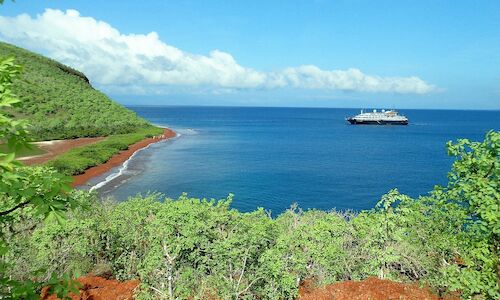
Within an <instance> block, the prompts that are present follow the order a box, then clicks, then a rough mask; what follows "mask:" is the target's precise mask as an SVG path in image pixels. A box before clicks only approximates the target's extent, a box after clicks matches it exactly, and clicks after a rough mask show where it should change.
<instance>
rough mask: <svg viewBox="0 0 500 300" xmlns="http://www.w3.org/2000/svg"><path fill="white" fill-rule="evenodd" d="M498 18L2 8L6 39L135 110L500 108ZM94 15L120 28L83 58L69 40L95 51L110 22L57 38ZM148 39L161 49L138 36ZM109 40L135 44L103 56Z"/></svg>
mask: <svg viewBox="0 0 500 300" xmlns="http://www.w3.org/2000/svg"><path fill="white" fill-rule="evenodd" d="M47 8H51V9H54V10H57V11H54V12H53V13H52V14H47V15H46V16H45V18H43V19H42V18H38V19H37V16H40V15H43V14H44V12H45V10H46V9H47ZM68 9H73V10H76V11H77V12H78V14H74V13H67V10H68ZM59 11H60V14H61V15H58V14H57V13H58V12H59ZM20 14H28V15H29V18H30V20H29V22H28V21H26V22H25V20H22V19H16V18H18V16H19V15H20ZM499 15H500V1H457V0H455V1H404V0H402V1H356V0H350V1H245V2H244V1H130V2H129V1H127V2H125V1H109V0H108V1H100V2H95V1H75V0H73V1H23V0H19V1H16V2H15V3H11V2H8V1H7V2H6V3H5V4H4V5H3V6H1V7H0V16H2V18H1V19H0V24H1V25H2V26H1V27H2V28H3V30H2V29H1V28H0V40H4V41H8V42H11V43H14V44H16V45H19V46H22V47H26V48H29V49H31V50H34V51H37V52H39V53H43V54H46V55H49V56H51V57H53V58H56V59H58V60H62V61H63V62H65V63H67V64H69V65H72V66H74V67H77V68H79V69H82V70H83V71H84V72H85V73H86V74H88V75H89V77H90V79H91V80H92V82H93V84H94V85H96V86H97V87H99V88H101V89H102V90H104V91H105V92H107V93H108V94H110V95H111V96H112V97H113V98H115V99H117V100H118V101H120V102H122V103H126V104H176V105H183V104H186V105H257V106H313V107H314V106H320V107H382V106H392V107H399V108H456V109H500V17H498V16H499ZM70 17H71V18H70ZM50 18H52V19H54V18H57V19H64V20H66V19H67V20H68V21H67V22H68V23H66V25H61V24H59V23H54V22H55V21H54V20H52V19H50ZM85 18H92V19H93V20H95V21H96V22H97V25H96V26H100V25H99V21H100V22H103V23H105V24H106V25H107V26H109V27H112V28H114V29H115V30H116V31H117V32H118V33H117V34H111V35H109V36H107V35H106V36H104V37H102V38H101V39H92V41H91V42H90V43H95V45H96V46H93V47H88V48H85V49H83V50H82V49H77V50H78V51H77V50H75V49H71V48H68V47H67V44H68V43H69V42H71V43H73V44H78V43H80V42H81V43H82V45H88V44H89V43H88V42H87V41H89V39H90V38H93V36H92V32H95V31H96V30H100V29H99V28H100V27H96V29H94V31H91V30H90V29H89V32H85V33H82V36H86V35H88V37H87V38H85V39H84V38H82V39H80V40H72V39H69V38H68V39H67V40H66V41H64V36H65V33H63V34H61V32H60V31H58V30H54V32H52V33H50V34H49V33H48V32H49V31H51V28H53V27H54V26H55V25H54V24H59V25H61V26H62V28H66V29H68V28H69V29H71V30H73V32H72V34H73V35H79V34H80V33H81V30H86V29H85V28H87V27H88V26H83V27H79V25H78V24H80V23H78V22H79V21H82V20H83V19H85ZM2 22H3V23H2ZM82 22H85V21H82ZM82 24H84V23H82ZM44 26H46V27H44ZM51 26H52V27H51ZM14 27H15V28H16V29H13V28H14ZM101 27H102V26H101ZM39 28H45V29H44V30H45V31H43V32H42V31H40V29H39ZM106 28H107V27H106ZM69 29H68V30H69ZM37 30H38V31H37ZM150 32H156V34H157V35H156V36H149V39H148V40H149V41H151V44H149V43H145V42H143V41H142V40H139V41H136V40H135V39H134V38H133V36H132V35H133V34H135V35H144V36H146V35H147V34H148V33H150ZM45 35H46V36H45ZM60 36H62V37H61V38H59V37H60ZM66 36H71V35H70V34H67V35H66ZM21 37H22V38H21ZM104 38H105V39H106V42H107V43H108V44H107V46H106V47H102V48H107V49H108V48H109V47H110V46H109V45H119V44H120V43H122V42H123V43H126V44H127V45H132V44H131V43H136V44H133V45H132V46H130V47H131V50H130V49H129V50H130V51H128V52H127V53H123V56H121V57H120V56H115V55H110V56H109V57H107V56H108V54H109V53H104V54H103V53H101V52H96V53H93V52H92V51H94V49H96V48H101V47H99V45H101V44H102V39H104ZM114 38H116V39H117V41H111V40H112V39H114ZM131 40H133V42H130V41H131ZM63 41H64V43H63ZM139 44H140V45H146V44H147V45H151V48H152V49H153V48H154V49H156V50H155V51H148V52H147V53H146V52H144V53H143V52H140V53H139V52H137V51H139V50H136V48H137V47H138V46H137V45H139ZM134 45H135V46H134ZM164 45H166V46H164ZM165 47H167V48H168V47H170V48H172V49H171V50H172V51H173V52H172V51H170V50H168V49H167V48H165ZM74 48H78V47H74ZM170 48H169V49H170ZM162 49H166V50H165V51H167V52H168V53H167V54H164V53H159V51H161V50H162ZM99 51H105V50H102V49H100V50H99ZM106 51H108V50H106ZM109 51H115V52H119V51H116V50H109ZM140 51H143V50H140ZM144 51H145V50H144ZM169 51H170V52H169ZM179 51H180V52H179ZM214 51H217V53H214ZM178 52H179V53H182V58H179V59H177V57H178V56H176V55H177V54H175V53H178ZM172 53H174V54H172ZM75 55H81V56H82V57H85V60H84V59H76V58H75ZM85 55H87V56H85ZM104 56H106V57H107V58H106V60H105V61H103V62H102V63H101V64H100V65H101V66H102V69H100V67H99V61H98V60H95V58H96V57H104ZM142 57H145V58H144V60H143V61H141V60H140V59H141V58H142ZM173 57H176V58H175V59H174V58H173ZM193 57H195V59H194V61H193V59H192V58H193ZM120 61H122V62H123V61H135V62H137V64H135V65H132V63H131V62H130V63H129V65H127V68H120V66H117V65H115V64H117V63H120ZM111 63H113V65H111ZM107 64H109V65H107ZM303 66H308V67H303ZM310 66H313V68H312V67H310ZM240 67H241V68H242V69H241V70H240ZM138 68H142V69H145V70H147V71H148V72H143V71H141V70H138ZM353 69H355V70H357V71H352V70H353ZM103 70H104V71H103ZM106 70H113V72H114V73H113V74H107V73H106ZM349 70H351V71H349ZM174 71H175V72H176V73H175V74H173V73H168V72H174ZM358 71H359V72H358ZM109 72H111V71H109ZM120 72H123V75H120V76H119V74H120ZM134 72H135V73H134ZM131 74H132V75H131ZM148 74H150V75H148ZM233 74H234V76H233ZM113 75H116V76H113ZM127 76H128V77H129V78H128V79H127V80H125V79H124V78H125V77H127ZM148 76H149V78H147V77H148ZM228 76H229V77H231V78H228ZM151 78H155V79H151ZM235 78H236V79H235Z"/></svg>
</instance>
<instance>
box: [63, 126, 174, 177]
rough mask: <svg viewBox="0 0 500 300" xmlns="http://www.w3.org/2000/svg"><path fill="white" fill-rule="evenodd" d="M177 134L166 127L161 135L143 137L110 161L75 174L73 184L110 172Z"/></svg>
mask: <svg viewBox="0 0 500 300" xmlns="http://www.w3.org/2000/svg"><path fill="white" fill-rule="evenodd" d="M175 136H176V133H175V131H173V130H171V129H169V128H165V129H164V130H163V133H162V134H161V135H159V136H155V137H151V138H146V139H143V140H142V141H139V142H137V143H135V144H132V145H130V146H129V147H128V149H127V150H124V151H121V152H119V153H118V154H115V155H113V156H112V157H111V158H110V159H109V160H108V161H106V162H105V163H103V164H100V165H97V166H94V167H91V168H89V169H87V170H85V172H84V173H83V174H79V175H75V176H73V182H72V184H71V185H72V186H73V187H77V186H81V185H84V184H85V183H87V182H88V181H89V180H90V179H92V178H94V177H97V176H101V175H103V174H104V173H106V172H109V171H110V170H111V169H113V168H115V167H118V166H120V165H121V164H123V163H124V162H125V161H127V160H128V159H129V158H130V157H131V156H132V155H133V154H134V153H135V152H136V151H138V150H140V149H142V148H145V147H147V146H149V145H150V144H153V143H157V142H160V141H163V140H167V139H170V138H173V137H175Z"/></svg>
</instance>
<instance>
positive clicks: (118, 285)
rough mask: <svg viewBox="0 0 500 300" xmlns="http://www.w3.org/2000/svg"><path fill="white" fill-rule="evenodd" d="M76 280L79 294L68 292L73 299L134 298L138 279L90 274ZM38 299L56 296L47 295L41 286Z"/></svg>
mask: <svg viewBox="0 0 500 300" xmlns="http://www.w3.org/2000/svg"><path fill="white" fill-rule="evenodd" d="M76 281H78V282H79V283H80V284H81V285H82V286H81V287H80V295H74V294H70V297H71V299H73V300H126V299H134V290H135V289H136V288H137V286H139V281H138V280H128V281H124V282H120V281H117V280H114V279H105V278H102V277H97V276H92V275H88V276H83V277H80V278H78V279H77V280H76ZM40 299H42V300H57V299H58V298H57V296H56V295H47V288H43V289H42V294H41V295H40Z"/></svg>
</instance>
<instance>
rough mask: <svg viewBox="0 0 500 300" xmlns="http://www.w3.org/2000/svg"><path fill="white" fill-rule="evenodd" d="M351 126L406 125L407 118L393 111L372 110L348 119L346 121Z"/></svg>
mask: <svg viewBox="0 0 500 300" xmlns="http://www.w3.org/2000/svg"><path fill="white" fill-rule="evenodd" d="M346 120H347V121H349V123H351V124H355V125H361V124H374V125H408V118H407V117H405V116H402V115H399V114H398V112H397V111H395V110H385V109H382V110H381V111H377V110H376V109H374V110H373V111H372V112H363V110H361V113H360V114H359V115H356V116H353V117H349V118H347V119H346Z"/></svg>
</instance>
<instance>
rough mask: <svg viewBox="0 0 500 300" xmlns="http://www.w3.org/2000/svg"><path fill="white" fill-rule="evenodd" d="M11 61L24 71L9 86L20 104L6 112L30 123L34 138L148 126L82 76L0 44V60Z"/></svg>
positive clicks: (91, 134) (90, 134)
mask: <svg viewBox="0 0 500 300" xmlns="http://www.w3.org/2000/svg"><path fill="white" fill-rule="evenodd" d="M11 56H13V57H15V58H16V63H17V64H21V65H22V66H23V72H22V75H21V76H20V78H19V79H17V80H16V81H15V82H14V86H13V90H14V93H15V94H17V95H18V96H19V98H20V99H21V100H22V102H21V106H19V107H16V108H15V109H14V110H13V111H11V112H10V113H11V114H12V115H14V116H15V117H18V118H23V119H27V120H28V121H29V123H30V124H32V125H33V127H32V128H31V132H32V134H33V137H34V138H35V139H36V140H50V139H67V138H76V137H95V136H107V135H111V134H122V133H131V132H134V131H136V130H137V129H138V128H141V127H146V126H148V123H147V122H146V121H145V120H143V119H141V118H139V117H137V116H136V114H135V113H134V112H132V111H130V110H128V109H126V108H124V107H123V106H121V105H120V104H118V103H116V102H114V101H112V100H111V99H109V97H107V96H106V95H105V94H103V93H101V92H99V91H98V90H96V89H94V88H93V87H92V86H91V84H90V82H89V80H88V78H87V77H86V76H85V75H84V74H83V73H81V72H79V71H77V70H74V69H72V68H70V67H68V66H65V65H63V64H61V63H59V62H57V61H54V60H52V59H49V58H46V57H43V56H41V55H38V54H35V53H33V52H30V51H27V50H25V49H22V48H19V47H16V46H13V45H10V44H7V43H3V42H0V57H11Z"/></svg>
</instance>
